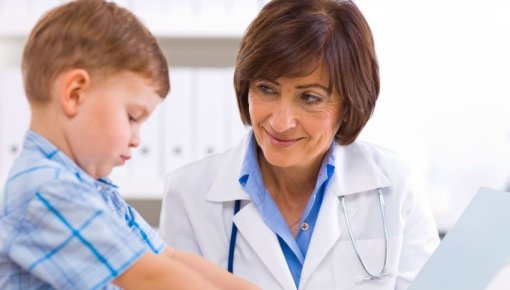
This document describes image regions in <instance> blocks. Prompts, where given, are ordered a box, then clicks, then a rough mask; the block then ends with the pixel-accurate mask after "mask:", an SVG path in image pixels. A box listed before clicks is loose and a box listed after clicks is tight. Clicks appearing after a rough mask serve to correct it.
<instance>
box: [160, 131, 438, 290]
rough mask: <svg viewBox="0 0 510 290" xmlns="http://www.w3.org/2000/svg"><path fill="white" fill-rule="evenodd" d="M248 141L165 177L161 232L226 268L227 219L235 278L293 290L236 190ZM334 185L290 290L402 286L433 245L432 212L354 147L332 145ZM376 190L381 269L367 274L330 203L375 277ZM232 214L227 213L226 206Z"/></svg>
mask: <svg viewBox="0 0 510 290" xmlns="http://www.w3.org/2000/svg"><path fill="white" fill-rule="evenodd" d="M247 145H248V138H247V137H246V138H244V139H243V141H242V142H241V144H240V145H239V146H238V147H237V148H234V149H233V150H230V151H227V152H225V153H222V154H216V155H213V156H211V157H208V158H206V159H204V160H201V161H198V162H196V163H193V164H191V165H188V166H185V167H183V168H181V169H179V170H177V171H175V172H173V173H171V174H169V175H168V177H167V181H166V185H165V195H164V200H163V207H162V213H161V221H160V232H161V235H162V236H163V239H164V240H165V241H167V242H168V244H169V245H170V246H173V247H175V248H177V249H181V250H185V251H189V252H193V253H196V254H198V255H201V256H203V257H205V258H206V259H208V260H210V261H212V262H214V263H216V264H218V265H220V266H221V267H223V268H224V269H226V268H227V259H228V258H227V257H228V249H229V242H230V233H231V229H232V222H234V223H235V224H236V226H237V228H238V234H237V241H236V245H235V254H234V273H235V274H236V275H238V276H240V277H243V278H245V279H247V280H249V281H251V282H253V283H254V284H256V285H258V286H259V287H261V288H262V289H267V290H275V289H289V290H290V289H296V286H295V284H294V281H293V279H292V276H291V273H290V271H289V268H288V266H287V263H286V261H285V258H284V255H283V253H282V250H281V248H280V245H279V242H278V239H277V237H276V235H275V234H274V233H273V232H272V231H271V229H270V228H269V227H268V226H267V225H266V224H265V223H264V221H263V220H262V218H261V216H260V214H259V211H258V209H257V207H256V206H255V205H254V204H253V203H251V202H250V197H249V196H248V194H247V193H246V192H244V191H243V188H242V186H241V185H240V184H239V181H238V179H239V174H240V170H241V166H242V162H243V159H244V156H245V152H246V149H247ZM335 150H337V152H336V154H337V155H336V165H335V173H334V177H333V179H332V180H331V181H330V184H329V186H328V188H327V189H326V192H325V195H324V199H323V202H322V206H321V209H320V212H319V216H318V218H317V222H316V225H315V229H314V232H313V237H312V240H311V242H310V246H309V248H308V252H307V255H306V259H305V262H304V265H303V270H302V274H301V280H300V283H299V289H302V290H305V289H306V290H328V289H343V290H345V289H353V290H354V289H356V290H362V289H363V290H368V289H378V290H383V289H388V290H389V289H398V290H402V289H407V287H408V286H409V283H410V281H412V279H413V278H414V277H415V275H416V274H417V272H418V271H419V269H420V268H421V266H422V265H423V264H424V262H425V261H426V260H427V258H428V256H429V255H430V254H431V253H432V252H433V251H434V249H435V248H436V246H437V245H438V243H439V238H438V235H437V230H436V227H435V224H434V221H433V217H432V215H431V212H430V211H429V209H428V208H427V207H426V205H425V203H424V202H422V201H421V200H420V199H419V198H418V197H419V196H418V195H417V194H415V192H414V191H413V190H412V189H411V188H410V184H409V178H408V173H407V172H406V170H405V167H404V166H403V165H402V163H401V162H399V161H398V160H397V158H396V155H395V154H393V153H391V152H389V151H386V150H384V149H381V148H379V147H375V146H373V145H369V144H366V143H362V142H355V143H353V144H351V145H348V146H337V147H336V149H335ZM379 187H381V188H383V193H384V199H385V209H386V219H387V226H388V235H389V257H388V272H389V273H391V274H392V276H390V277H388V278H385V279H382V280H363V279H362V278H363V277H365V276H366V273H365V271H364V270H363V268H362V266H361V264H360V262H359V261H358V258H357V257H356V254H355V252H354V250H353V246H352V243H351V240H350V238H349V232H348V231H347V227H346V223H345V218H344V216H343V210H342V205H341V203H340V200H339V196H341V195H345V196H346V204H347V209H348V213H349V216H350V223H351V226H352V230H353V233H354V236H355V239H356V241H357V244H358V247H359V252H360V254H361V256H362V258H363V259H364V260H365V263H366V264H367V266H368V269H369V270H370V271H372V272H374V273H379V271H380V270H381V268H382V266H383V262H384V249H385V248H384V238H383V237H384V234H383V225H382V220H381V214H380V207H379V199H378V195H377V191H376V189H377V188H379ZM238 199H239V200H241V201H242V202H241V209H240V211H239V212H238V213H237V214H236V215H235V216H233V211H234V209H233V207H234V201H235V200H238Z"/></svg>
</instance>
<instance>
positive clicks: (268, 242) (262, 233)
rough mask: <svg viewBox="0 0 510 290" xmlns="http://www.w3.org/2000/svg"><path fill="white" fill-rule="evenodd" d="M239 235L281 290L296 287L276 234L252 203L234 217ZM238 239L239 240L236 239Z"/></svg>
mask: <svg viewBox="0 0 510 290" xmlns="http://www.w3.org/2000/svg"><path fill="white" fill-rule="evenodd" d="M233 220H234V223H235V225H236V226H237V228H238V230H239V234H240V235H241V236H242V237H243V238H244V239H245V241H246V242H247V243H248V244H249V245H250V247H251V248H252V249H253V251H254V252H255V254H256V255H257V256H258V257H259V258H260V260H261V261H262V262H263V264H264V265H265V266H266V267H267V269H268V270H269V272H270V273H271V274H272V275H273V276H274V278H275V279H276V280H277V281H278V283H279V284H280V285H281V288H282V289H295V287H296V285H295V284H294V280H293V278H292V275H291V274H290V271H289V267H288V266H287V263H286V260H285V256H284V255H283V252H282V250H281V247H280V244H279V242H278V239H277V237H276V234H275V233H274V232H273V231H272V230H271V229H270V228H269V227H268V226H267V225H266V224H265V223H264V221H263V220H262V218H261V217H260V214H259V212H258V210H257V208H256V206H255V204H253V203H249V204H247V205H246V206H244V207H243V208H242V209H241V210H240V211H239V212H238V213H237V214H236V215H235V216H234V219H233ZM238 239H239V238H238Z"/></svg>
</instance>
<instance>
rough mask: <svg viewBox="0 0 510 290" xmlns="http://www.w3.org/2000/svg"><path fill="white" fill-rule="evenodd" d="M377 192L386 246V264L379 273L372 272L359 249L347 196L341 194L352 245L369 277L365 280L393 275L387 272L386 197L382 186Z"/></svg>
mask: <svg viewBox="0 0 510 290" xmlns="http://www.w3.org/2000/svg"><path fill="white" fill-rule="evenodd" d="M377 193H378V194H379V206H380V209H381V220H382V223H383V231H384V246H385V248H384V264H383V267H382V269H381V271H380V272H379V274H374V273H372V272H371V271H370V270H369V269H368V267H367V265H366V264H365V261H364V260H363V258H362V257H361V254H360V252H359V249H358V244H357V243H356V240H355V238H354V235H353V233H352V228H351V222H350V221H349V213H348V210H347V206H346V205H345V196H344V195H342V196H340V201H341V203H342V209H343V212H344V218H345V223H346V224H347V230H348V231H349V237H350V239H351V243H352V247H353V248H354V252H355V253H356V256H357V257H358V260H359V262H360V263H361V266H362V267H363V269H364V270H365V272H366V273H367V275H368V276H367V277H364V278H363V280H379V279H384V278H386V277H389V276H391V274H389V273H386V270H387V268H388V226H387V225H386V215H385V213H384V197H383V192H382V188H377Z"/></svg>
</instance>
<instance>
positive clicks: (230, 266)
mask: <svg viewBox="0 0 510 290" xmlns="http://www.w3.org/2000/svg"><path fill="white" fill-rule="evenodd" d="M377 193H378V194H379V206H380V212H381V219H382V223H383V231H384V246H385V249H384V264H383V267H382V269H381V271H380V272H379V274H374V273H373V272H371V271H370V270H369V269H368V267H367V265H366V263H365V261H364V260H363V257H362V256H361V254H360V251H359V249H358V244H357V243H356V241H355V238H354V235H353V233H352V226H351V222H350V221H349V213H348V209H347V206H346V204H345V196H344V195H342V196H340V201H341V203H342V209H343V213H344V219H345V223H346V224H347V230H348V232H349V237H350V239H351V243H352V247H353V248H354V252H355V253H356V256H357V257H358V260H359V262H360V264H361V266H362V267H363V269H364V270H365V272H366V273H367V275H368V277H364V278H363V280H379V279H383V278H386V277H388V276H390V274H388V273H386V271H387V268H388V247H389V245H388V226H387V223H386V215H385V211H384V197H383V192H382V188H377ZM240 208H241V201H240V200H236V201H235V203H234V215H236V214H237V212H239V209H240ZM236 239H237V226H236V225H235V223H234V222H232V231H231V233H230V244H229V249H228V265H227V270H228V271H229V272H230V273H234V251H235V246H236Z"/></svg>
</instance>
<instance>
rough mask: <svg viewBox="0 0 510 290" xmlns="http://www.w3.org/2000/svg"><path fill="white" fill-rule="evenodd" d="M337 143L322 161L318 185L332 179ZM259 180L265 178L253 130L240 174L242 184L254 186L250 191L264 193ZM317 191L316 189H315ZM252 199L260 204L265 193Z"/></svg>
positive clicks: (252, 196) (253, 196)
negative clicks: (261, 169) (258, 157)
mask: <svg viewBox="0 0 510 290" xmlns="http://www.w3.org/2000/svg"><path fill="white" fill-rule="evenodd" d="M334 149H335V145H334V144H333V145H331V146H330V148H329V150H328V152H327V154H326V156H325V157H324V160H323V161H322V165H321V168H320V171H319V176H318V178H317V182H316V184H317V185H319V186H320V185H321V184H322V183H323V182H324V181H326V180H328V179H330V178H331V177H332V176H333V173H334V171H335V156H336V153H335V152H336V151H335V150H334ZM257 180H263V178H262V173H261V171H260V166H259V162H258V159H257V141H256V140H255V135H254V134H253V131H252V132H250V135H249V143H248V148H247V150H246V154H245V156H244V160H243V165H242V167H241V173H240V176H239V183H240V184H241V186H243V187H245V188H247V187H252V189H253V190H249V192H257V193H263V192H264V191H265V189H264V185H263V184H262V182H256V181H257ZM317 185H316V187H317ZM315 191H316V190H315ZM251 198H252V200H253V201H254V202H255V204H257V205H259V204H260V203H261V202H263V199H264V195H263V194H255V195H251Z"/></svg>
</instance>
